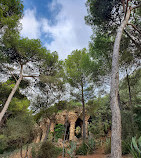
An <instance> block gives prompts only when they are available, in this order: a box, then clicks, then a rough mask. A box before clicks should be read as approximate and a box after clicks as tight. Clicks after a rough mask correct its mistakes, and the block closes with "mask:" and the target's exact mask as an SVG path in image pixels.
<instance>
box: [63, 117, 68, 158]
mask: <svg viewBox="0 0 141 158" xmlns="http://www.w3.org/2000/svg"><path fill="white" fill-rule="evenodd" d="M67 127H68V114H67V117H66V123H65V132H64V140H63V152H62V158H64V157H65V147H64V144H65V141H66V133H67Z"/></svg>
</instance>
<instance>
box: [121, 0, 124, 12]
mask: <svg viewBox="0 0 141 158" xmlns="http://www.w3.org/2000/svg"><path fill="white" fill-rule="evenodd" d="M121 2H122V5H123V12H124V13H125V0H121Z"/></svg>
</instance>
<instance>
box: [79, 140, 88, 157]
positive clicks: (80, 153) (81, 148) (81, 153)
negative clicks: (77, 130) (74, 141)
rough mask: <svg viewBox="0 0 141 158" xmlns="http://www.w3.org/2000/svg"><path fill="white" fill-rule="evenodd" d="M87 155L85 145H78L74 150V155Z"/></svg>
mask: <svg viewBox="0 0 141 158" xmlns="http://www.w3.org/2000/svg"><path fill="white" fill-rule="evenodd" d="M87 153H88V146H87V145H86V143H83V144H81V145H80V147H79V148H78V149H77V150H76V155H87Z"/></svg>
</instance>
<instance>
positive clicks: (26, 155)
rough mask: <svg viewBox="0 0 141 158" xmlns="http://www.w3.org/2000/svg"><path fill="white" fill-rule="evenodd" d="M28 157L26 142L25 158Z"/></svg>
mask: <svg viewBox="0 0 141 158" xmlns="http://www.w3.org/2000/svg"><path fill="white" fill-rule="evenodd" d="M27 157H28V142H27V146H26V154H25V158H27Z"/></svg>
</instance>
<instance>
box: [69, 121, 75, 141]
mask: <svg viewBox="0 0 141 158" xmlns="http://www.w3.org/2000/svg"><path fill="white" fill-rule="evenodd" d="M74 132H75V121H71V122H70V136H69V140H74V136H75V135H74Z"/></svg>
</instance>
